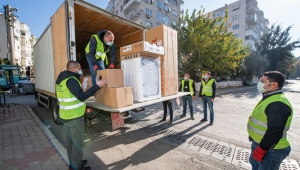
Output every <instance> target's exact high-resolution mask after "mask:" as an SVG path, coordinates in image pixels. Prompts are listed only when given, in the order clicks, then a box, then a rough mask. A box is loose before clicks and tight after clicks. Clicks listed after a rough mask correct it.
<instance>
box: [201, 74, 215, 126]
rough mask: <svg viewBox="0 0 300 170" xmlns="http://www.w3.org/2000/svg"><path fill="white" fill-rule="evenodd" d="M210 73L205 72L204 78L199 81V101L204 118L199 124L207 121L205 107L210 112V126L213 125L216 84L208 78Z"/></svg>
mask: <svg viewBox="0 0 300 170" xmlns="http://www.w3.org/2000/svg"><path fill="white" fill-rule="evenodd" d="M210 75H211V73H210V72H209V71H206V72H205V74H204V78H203V79H202V80H201V86H200V90H199V99H200V100H202V104H203V113H204V118H203V119H202V120H201V122H205V121H207V105H208V107H209V111H210V123H209V124H210V125H213V123H214V101H215V95H216V83H215V80H214V79H212V78H211V77H210Z"/></svg>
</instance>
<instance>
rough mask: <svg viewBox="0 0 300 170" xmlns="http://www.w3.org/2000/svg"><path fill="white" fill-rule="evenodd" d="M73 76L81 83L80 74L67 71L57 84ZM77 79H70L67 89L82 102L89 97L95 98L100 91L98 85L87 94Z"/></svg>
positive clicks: (61, 74)
mask: <svg viewBox="0 0 300 170" xmlns="http://www.w3.org/2000/svg"><path fill="white" fill-rule="evenodd" d="M72 76H74V77H75V78H76V79H77V80H78V81H79V78H80V74H77V73H73V72H71V71H68V70H65V71H63V72H61V73H60V74H59V75H58V77H57V80H56V84H60V83H61V82H62V81H63V80H65V79H66V78H69V77H72ZM75 78H70V79H69V80H68V81H67V87H68V89H69V90H70V92H71V93H72V94H73V95H74V96H75V97H76V98H77V99H78V100H80V101H85V100H86V99H88V98H89V97H91V96H93V95H94V94H95V93H96V92H97V91H98V90H99V89H100V87H99V86H98V85H94V86H93V87H91V88H89V89H88V90H87V91H86V92H83V90H82V87H81V86H80V84H79V83H78V81H77V80H76V79H75Z"/></svg>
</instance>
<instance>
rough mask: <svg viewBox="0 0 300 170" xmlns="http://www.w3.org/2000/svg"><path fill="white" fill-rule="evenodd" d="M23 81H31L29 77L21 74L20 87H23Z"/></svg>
mask: <svg viewBox="0 0 300 170" xmlns="http://www.w3.org/2000/svg"><path fill="white" fill-rule="evenodd" d="M23 83H30V81H29V79H28V77H26V76H20V78H19V81H18V87H23Z"/></svg>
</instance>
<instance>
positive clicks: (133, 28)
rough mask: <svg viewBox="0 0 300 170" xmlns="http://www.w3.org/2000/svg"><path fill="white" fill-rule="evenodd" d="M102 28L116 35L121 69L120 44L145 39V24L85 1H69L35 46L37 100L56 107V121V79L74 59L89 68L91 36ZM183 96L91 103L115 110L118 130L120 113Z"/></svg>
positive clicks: (90, 102) (55, 113)
mask: <svg viewBox="0 0 300 170" xmlns="http://www.w3.org/2000/svg"><path fill="white" fill-rule="evenodd" d="M99 30H110V31H112V32H113V33H114V35H115V41H114V43H115V46H116V50H117V65H116V67H117V68H120V55H119V54H120V53H119V52H118V50H119V49H120V47H122V46H125V45H128V44H132V43H135V42H138V41H143V40H145V31H146V30H145V27H143V26H141V25H139V24H136V23H134V22H131V21H129V20H126V19H125V18H122V17H119V16H117V15H115V14H112V13H110V12H108V11H105V10H103V9H101V8H98V7H96V6H94V5H92V4H90V3H87V2H85V1H73V0H66V1H64V3H63V4H62V5H61V6H60V7H59V8H58V9H57V11H56V12H55V13H54V15H53V16H52V17H51V19H50V24H49V25H48V26H47V27H46V29H45V31H44V32H43V33H42V35H41V36H40V38H39V39H38V41H37V42H36V44H35V46H34V54H35V62H34V68H35V79H36V82H35V87H36V96H37V102H38V105H39V106H45V107H47V108H48V109H51V110H52V113H53V118H54V121H55V122H56V123H59V113H58V110H59V103H58V101H57V99H56V94H55V81H56V79H57V77H58V75H59V73H60V72H62V71H64V70H66V64H67V62H68V61H70V60H74V61H78V62H79V63H80V64H81V67H82V69H89V67H88V63H87V60H86V57H85V47H86V45H87V43H88V42H89V40H90V38H91V36H92V35H93V34H96V33H97V32H98V31H99ZM182 95H184V94H183V93H178V94H177V95H173V96H168V97H163V98H161V99H157V100H153V101H149V102H145V103H136V104H134V105H133V106H131V107H126V108H120V109H116V108H110V107H107V106H105V105H101V104H99V103H96V102H95V100H94V98H90V99H89V100H88V101H87V106H88V107H92V108H94V109H93V110H94V111H97V110H104V111H108V112H111V116H112V121H114V120H118V122H120V123H119V124H118V125H116V124H115V125H114V124H113V129H115V128H117V127H119V126H121V125H122V123H123V124H124V117H123V114H119V113H122V112H125V111H129V110H131V109H134V108H139V107H143V106H146V105H150V104H154V103H157V102H160V101H163V100H167V99H172V98H176V97H179V96H182Z"/></svg>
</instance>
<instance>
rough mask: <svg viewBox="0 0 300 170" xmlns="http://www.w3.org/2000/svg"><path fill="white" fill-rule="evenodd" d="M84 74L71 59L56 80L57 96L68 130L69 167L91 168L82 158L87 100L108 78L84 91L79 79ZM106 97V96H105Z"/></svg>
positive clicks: (64, 123)
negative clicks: (86, 165)
mask: <svg viewBox="0 0 300 170" xmlns="http://www.w3.org/2000/svg"><path fill="white" fill-rule="evenodd" d="M81 75H82V70H81V66H80V64H79V63H78V62H76V61H69V62H68V64H67V70H65V71H63V72H61V73H60V74H59V76H58V78H57V80H56V96H57V99H58V101H59V114H60V118H61V119H62V121H63V126H64V129H65V130H66V132H67V141H66V146H67V153H68V160H69V169H71V170H75V169H76V170H78V169H81V170H89V169H91V168H90V167H84V165H85V164H86V163H87V160H81V159H82V156H83V153H82V147H83V143H84V127H85V126H84V117H83V116H84V113H85V109H86V103H85V100H86V99H87V98H89V97H91V96H92V95H94V94H95V93H96V92H97V91H98V90H99V89H100V87H102V86H104V85H106V84H107V80H100V81H98V82H97V84H96V85H94V86H92V87H91V88H90V89H88V90H87V91H86V92H83V89H82V87H81V86H82V85H81V83H80V81H79V78H80V76H81ZM103 97H104V96H103Z"/></svg>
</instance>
